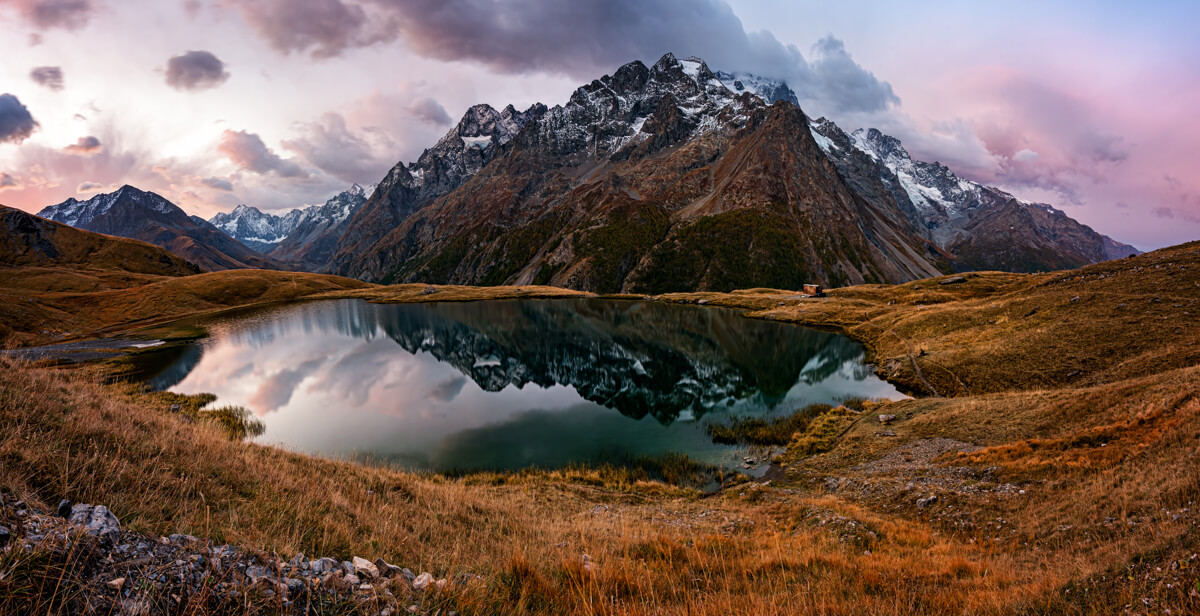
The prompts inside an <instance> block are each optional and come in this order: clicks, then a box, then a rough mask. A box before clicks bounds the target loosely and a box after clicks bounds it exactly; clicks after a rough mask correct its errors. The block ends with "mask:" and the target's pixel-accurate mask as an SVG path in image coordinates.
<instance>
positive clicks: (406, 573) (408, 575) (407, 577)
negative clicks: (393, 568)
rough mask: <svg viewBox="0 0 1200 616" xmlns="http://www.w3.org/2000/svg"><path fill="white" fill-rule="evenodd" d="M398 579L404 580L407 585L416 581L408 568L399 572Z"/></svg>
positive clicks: (415, 577) (414, 575)
mask: <svg viewBox="0 0 1200 616" xmlns="http://www.w3.org/2000/svg"><path fill="white" fill-rule="evenodd" d="M400 577H402V578H404V579H405V580H406V581H407V582H408V583H409V584H412V583H413V581H414V580H416V579H417V576H416V574H415V573H413V572H412V570H411V569H409V568H408V567H405V568H403V569H401V570H400Z"/></svg>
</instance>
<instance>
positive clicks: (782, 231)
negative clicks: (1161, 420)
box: [332, 54, 951, 292]
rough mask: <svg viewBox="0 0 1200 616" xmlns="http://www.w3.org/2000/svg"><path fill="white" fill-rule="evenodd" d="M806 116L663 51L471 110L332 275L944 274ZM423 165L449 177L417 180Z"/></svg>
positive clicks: (615, 282)
mask: <svg viewBox="0 0 1200 616" xmlns="http://www.w3.org/2000/svg"><path fill="white" fill-rule="evenodd" d="M742 85H743V87H744V88H745V85H746V82H742ZM793 96H794V95H793ZM506 117H507V118H511V119H512V121H511V122H502V120H504V119H505V118H506ZM808 122H809V121H808V118H807V117H805V115H804V113H803V112H802V111H801V110H800V109H799V108H798V107H797V106H796V105H794V104H792V103H790V102H787V101H779V102H776V103H774V104H768V103H767V102H766V101H765V100H764V99H762V98H760V97H759V96H758V95H756V94H754V93H752V92H750V91H749V90H745V91H743V92H741V93H740V94H739V93H735V92H733V91H732V90H730V89H729V88H728V87H726V85H725V84H724V83H723V82H722V81H721V80H720V79H718V77H717V76H716V74H714V73H713V72H712V71H710V70H709V68H708V67H707V66H706V65H705V63H704V62H703V61H702V60H699V59H697V58H687V59H685V60H682V61H681V60H677V59H676V58H675V57H674V56H673V55H671V54H667V55H665V56H663V58H662V59H660V60H659V61H658V62H657V63H655V64H654V65H653V66H650V67H647V66H646V65H644V64H642V63H641V62H632V63H630V64H626V65H625V66H622V67H621V68H620V69H618V70H617V71H616V72H615V73H614V74H613V75H611V76H609V75H605V76H604V77H601V78H600V79H597V80H595V81H592V82H591V83H590V84H587V85H585V86H583V87H581V88H579V89H577V90H576V91H575V93H574V94H573V95H572V96H571V98H570V100H569V101H568V102H567V103H566V104H565V105H562V106H556V107H554V108H552V109H544V108H532V109H531V110H529V111H527V112H525V113H524V114H521V117H517V116H516V115H514V112H513V111H512V108H511V107H509V108H507V109H505V111H504V112H501V113H497V112H495V111H494V110H492V109H491V108H490V107H486V106H480V107H475V108H472V109H471V110H470V111H468V113H467V115H466V116H465V117H464V118H463V121H462V122H460V124H459V126H457V127H456V128H455V130H452V131H451V132H450V133H449V134H447V135H446V137H444V138H443V139H442V140H441V141H440V142H439V143H438V145H437V146H436V147H435V148H433V149H431V150H428V151H426V152H425V154H423V155H422V157H421V159H420V160H418V162H417V163H416V164H415V165H413V166H412V167H405V166H404V165H397V167H396V168H394V169H393V170H392V172H390V173H389V174H388V177H387V178H385V180H384V182H383V183H381V184H380V188H379V190H378V191H377V192H376V194H375V196H374V197H373V198H372V199H370V200H368V202H367V204H366V205H365V206H363V208H362V210H360V211H359V212H358V214H357V215H355V217H354V219H353V220H352V221H351V224H350V227H349V228H348V229H347V232H346V234H345V236H344V237H343V238H342V242H341V245H340V247H339V250H338V253H337V255H336V256H335V258H334V261H333V264H332V267H333V271H334V272H337V273H341V274H344V275H350V276H355V277H360V278H363V279H366V280H377V281H395V282H400V281H411V280H421V281H428V282H447V283H460V284H483V285H490V284H504V283H509V284H529V283H549V284H554V285H559V286H567V287H572V288H578V289H585V290H594V291H605V292H611V291H637V292H662V291H678V290H696V289H712V290H729V289H732V288H736V287H754V286H772V287H782V288H798V287H799V286H800V285H801V284H803V283H806V282H816V283H823V284H827V285H842V284H851V283H859V282H900V281H906V280H911V279H914V278H921V277H927V276H932V275H936V274H938V273H940V272H941V271H948V269H949V263H950V260H951V259H950V256H949V255H948V254H946V253H945V252H944V251H942V250H940V249H939V248H938V247H936V246H935V245H934V244H933V243H932V242H930V241H929V240H928V239H926V238H924V237H922V234H920V233H919V232H918V230H917V229H915V227H914V226H913V224H912V223H911V221H910V220H909V219H908V217H907V216H906V215H905V214H904V213H903V212H902V211H900V209H899V208H897V207H896V206H895V205H894V203H892V204H880V203H874V202H871V201H869V200H867V199H864V198H862V197H861V196H860V195H858V194H857V193H856V192H855V191H854V190H853V189H852V188H851V186H850V185H849V184H847V182H846V181H845V180H843V179H842V177H841V176H840V175H839V174H838V172H837V168H836V167H835V165H834V164H833V163H832V162H831V161H830V160H829V159H828V158H827V157H826V156H825V154H824V152H823V151H822V149H821V148H820V147H819V145H818V143H817V141H816V140H815V139H814V137H813V135H812V134H811V133H810V131H809V130H808ZM471 135H480V136H479V137H471ZM482 135H486V137H484V136H482ZM475 144H478V145H475ZM468 163H469V164H468ZM430 169H436V170H439V171H440V170H446V171H445V172H444V173H441V174H439V175H437V176H431V175H430V174H429V173H428V172H425V173H424V174H422V173H421V171H423V170H430ZM414 172H415V173H414ZM434 179H436V180H438V181H437V182H431V180H434Z"/></svg>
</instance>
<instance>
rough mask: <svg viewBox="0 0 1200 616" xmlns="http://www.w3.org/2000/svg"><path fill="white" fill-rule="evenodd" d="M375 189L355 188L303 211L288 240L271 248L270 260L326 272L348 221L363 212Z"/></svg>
mask: <svg viewBox="0 0 1200 616" xmlns="http://www.w3.org/2000/svg"><path fill="white" fill-rule="evenodd" d="M375 188H376V187H375V186H374V185H372V186H368V187H366V188H364V187H362V186H359V185H358V184H355V185H353V186H351V187H350V189H349V190H345V191H342V192H340V193H338V194H336V195H334V196H333V197H332V198H331V199H329V200H328V201H326V202H325V204H324V205H320V206H316V205H314V206H311V207H308V208H305V209H304V210H303V211H302V212H301V216H300V217H299V219H298V220H297V221H296V224H295V226H293V227H292V229H291V230H290V231H289V232H288V234H287V236H286V237H284V238H283V239H282V240H280V241H279V243H278V244H276V245H275V246H274V247H273V248H272V250H271V252H270V254H271V256H272V257H275V258H277V259H281V260H284V261H290V262H294V263H299V264H303V265H305V266H306V267H308V268H310V269H314V270H323V269H325V268H326V267H327V266H328V264H329V261H330V259H332V258H333V254H334V252H335V251H336V250H337V245H338V240H340V239H341V237H342V235H343V234H344V233H345V232H346V229H347V228H348V227H349V226H350V219H351V217H353V216H354V214H355V213H357V212H358V210H360V209H362V206H363V205H364V204H366V202H367V200H368V199H369V198H370V197H371V195H373V194H374V193H375Z"/></svg>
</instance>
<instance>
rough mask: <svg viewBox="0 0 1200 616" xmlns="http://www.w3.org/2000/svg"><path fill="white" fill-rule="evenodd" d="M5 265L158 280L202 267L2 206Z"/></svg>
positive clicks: (0, 246)
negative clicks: (113, 272)
mask: <svg viewBox="0 0 1200 616" xmlns="http://www.w3.org/2000/svg"><path fill="white" fill-rule="evenodd" d="M0 265H5V266H37V267H47V266H61V265H67V266H76V267H85V268H97V269H118V270H122V271H126V272H132V273H136V274H151V275H155V276H188V275H190V274H198V273H200V268H198V267H196V266H195V265H193V264H191V263H188V262H187V261H185V260H183V259H182V258H180V257H178V256H176V255H173V254H171V253H170V252H167V251H166V250H163V249H162V248H159V247H158V246H154V245H151V244H147V243H145V242H139V241H137V240H130V239H125V238H119V237H113V236H109V235H101V234H99V233H91V232H89V231H83V230H80V229H75V228H73V227H70V226H68V225H65V224H62V223H57V222H54V221H51V220H46V219H45V218H39V217H37V216H34V215H32V214H28V213H26V212H23V211H21V210H17V209H13V208H9V207H5V206H2V205H0Z"/></svg>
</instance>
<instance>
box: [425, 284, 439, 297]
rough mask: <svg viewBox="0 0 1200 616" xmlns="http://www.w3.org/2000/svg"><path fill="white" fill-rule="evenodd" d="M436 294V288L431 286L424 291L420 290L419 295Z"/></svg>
mask: <svg viewBox="0 0 1200 616" xmlns="http://www.w3.org/2000/svg"><path fill="white" fill-rule="evenodd" d="M437 292H438V290H437V287H435V286H432V285H431V286H428V287H425V288H424V289H421V295H433V294H434V293H437Z"/></svg>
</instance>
